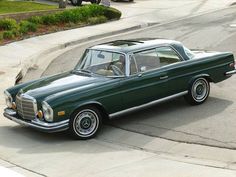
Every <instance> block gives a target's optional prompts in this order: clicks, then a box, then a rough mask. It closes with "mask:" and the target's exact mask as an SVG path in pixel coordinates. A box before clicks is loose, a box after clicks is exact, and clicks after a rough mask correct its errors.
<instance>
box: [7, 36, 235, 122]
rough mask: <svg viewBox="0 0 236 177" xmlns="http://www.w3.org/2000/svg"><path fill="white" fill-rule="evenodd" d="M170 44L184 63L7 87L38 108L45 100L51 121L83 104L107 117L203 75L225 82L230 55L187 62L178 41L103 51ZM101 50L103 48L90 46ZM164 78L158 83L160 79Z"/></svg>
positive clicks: (202, 56) (180, 88)
mask: <svg viewBox="0 0 236 177" xmlns="http://www.w3.org/2000/svg"><path fill="white" fill-rule="evenodd" d="M161 44H163V45H165V46H166V45H170V46H171V47H173V48H174V49H175V50H176V51H177V52H178V54H179V55H181V56H182V58H183V59H184V61H180V62H178V63H175V64H171V65H168V66H165V67H162V68H159V69H156V70H152V71H147V72H145V73H138V74H135V75H132V76H127V77H123V78H107V77H99V76H97V75H94V76H93V75H91V76H89V75H83V74H78V73H75V72H72V71H71V72H66V73H62V74H58V75H55V76H51V77H47V78H42V79H39V80H36V81H32V82H28V83H25V84H20V85H17V86H15V87H12V88H9V89H8V91H9V92H10V93H11V94H12V96H13V97H15V95H16V94H17V92H18V91H19V90H20V89H22V90H23V92H24V93H27V94H28V95H30V96H33V97H34V98H35V99H36V100H37V103H38V108H39V109H41V102H42V101H46V102H47V103H48V104H49V105H50V106H51V107H52V108H53V110H54V121H55V122H58V121H61V120H65V119H68V118H69V117H70V115H71V114H72V113H73V112H74V111H75V110H76V109H78V108H79V107H81V106H84V105H86V104H97V105H100V106H102V107H103V108H104V110H105V111H106V112H107V113H108V114H112V113H115V112H118V111H121V110H124V109H128V108H131V107H134V106H138V105H141V104H144V103H148V102H150V101H154V100H156V99H160V98H163V97H166V96H170V95H173V94H176V93H179V92H182V91H186V90H188V87H189V85H190V83H191V82H192V81H193V80H194V78H196V77H199V76H204V77H207V78H208V79H209V81H212V82H215V83H217V82H220V81H222V80H225V79H227V78H228V77H226V76H225V75H224V73H225V72H228V71H231V70H233V69H234V68H230V67H229V64H230V63H232V62H233V61H234V57H233V55H232V54H231V53H210V52H208V53H207V52H202V53H200V54H197V55H196V58H195V59H189V58H188V57H187V55H186V54H185V53H184V50H183V47H182V45H181V44H180V43H178V42H173V41H171V42H169V44H167V42H166V41H165V42H163V41H162V40H160V41H158V43H157V44H156V45H154V42H150V43H148V44H145V43H144V44H140V45H134V46H129V47H126V48H123V49H121V48H120V47H116V46H109V47H107V48H106V50H114V51H115V52H124V53H126V54H130V53H132V52H133V51H137V50H141V49H147V48H148V47H152V48H153V47H157V46H161ZM93 48H95V49H104V48H105V45H100V46H96V47H93ZM163 76H168V79H164V80H161V79H160V77H163ZM59 111H65V112H66V115H65V116H60V117H58V116H57V112H59Z"/></svg>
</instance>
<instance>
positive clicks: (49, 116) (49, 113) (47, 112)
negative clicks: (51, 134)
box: [42, 101, 53, 122]
mask: <svg viewBox="0 0 236 177" xmlns="http://www.w3.org/2000/svg"><path fill="white" fill-rule="evenodd" d="M42 109H43V115H44V118H45V120H46V121H48V122H52V121H53V110H52V108H51V106H50V105H49V104H48V103H47V102H46V101H43V102H42Z"/></svg>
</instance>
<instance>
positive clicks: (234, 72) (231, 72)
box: [225, 69, 236, 76]
mask: <svg viewBox="0 0 236 177" xmlns="http://www.w3.org/2000/svg"><path fill="white" fill-rule="evenodd" d="M233 74H236V69H235V70H232V71H228V72H226V73H225V75H226V76H232V75H233Z"/></svg>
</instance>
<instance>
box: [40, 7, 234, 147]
mask: <svg viewBox="0 0 236 177" xmlns="http://www.w3.org/2000/svg"><path fill="white" fill-rule="evenodd" d="M235 14H236V7H231V8H229V9H225V10H220V11H217V12H214V13H209V14H205V15H201V16H197V17H193V18H189V19H185V20H180V21H176V22H172V23H169V24H165V25H159V26H154V27H151V28H147V29H143V30H139V31H135V32H132V33H127V34H125V35H120V36H116V37H111V38H109V39H105V40H98V41H96V42H94V41H92V42H89V43H87V44H86V45H80V46H77V47H76V48H74V49H72V50H70V51H68V52H66V53H64V54H63V55H61V56H60V57H58V58H57V59H55V60H54V61H53V62H52V63H51V64H50V66H49V67H48V69H47V70H46V71H45V72H44V75H50V74H55V73H59V72H63V71H66V70H70V69H72V68H73V67H74V66H75V64H76V63H77V62H78V59H79V57H80V56H81V54H82V53H83V51H84V49H85V48H86V47H88V46H91V45H95V44H96V43H100V42H104V41H109V40H115V39H127V38H130V39H132V38H140V37H155V38H168V39H175V40H178V41H181V42H183V43H184V44H185V45H186V46H187V47H189V48H193V49H207V50H215V51H232V52H233V53H234V54H235V56H236V25H235V24H236V16H235ZM235 85H236V76H234V77H232V78H230V79H228V80H226V81H224V82H222V83H219V84H211V87H212V89H211V93H210V97H209V99H208V101H207V102H206V103H204V104H203V105H200V106H189V105H188V104H187V103H185V101H184V100H183V99H182V98H179V99H176V100H171V101H169V102H166V103H162V104H158V105H155V106H152V107H150V108H147V109H144V110H140V111H139V112H136V113H131V114H128V115H124V116H120V117H118V118H117V119H115V120H113V121H112V124H113V125H112V126H115V127H118V128H121V129H125V130H128V131H132V132H138V133H141V134H145V135H150V136H153V137H161V138H164V139H170V140H174V141H178V142H187V143H194V144H195V143H196V144H203V145H209V146H216V147H224V148H231V149H236V136H235V134H236V129H235V127H236V120H235V119H236V103H235V99H236V88H235V87H234V86H235ZM111 129H112V127H111Z"/></svg>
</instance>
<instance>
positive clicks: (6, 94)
mask: <svg viewBox="0 0 236 177" xmlns="http://www.w3.org/2000/svg"><path fill="white" fill-rule="evenodd" d="M4 97H5V102H6V105H7V107H8V108H12V101H13V99H12V96H11V94H10V93H9V92H8V91H6V90H5V91H4Z"/></svg>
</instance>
